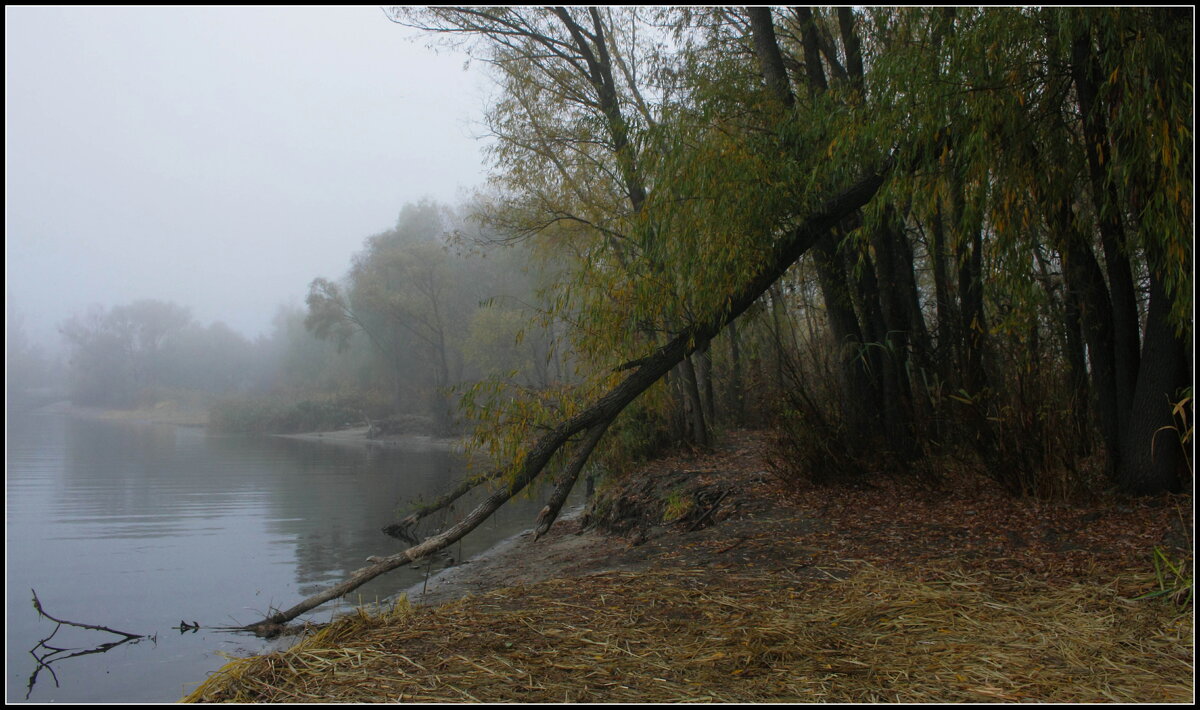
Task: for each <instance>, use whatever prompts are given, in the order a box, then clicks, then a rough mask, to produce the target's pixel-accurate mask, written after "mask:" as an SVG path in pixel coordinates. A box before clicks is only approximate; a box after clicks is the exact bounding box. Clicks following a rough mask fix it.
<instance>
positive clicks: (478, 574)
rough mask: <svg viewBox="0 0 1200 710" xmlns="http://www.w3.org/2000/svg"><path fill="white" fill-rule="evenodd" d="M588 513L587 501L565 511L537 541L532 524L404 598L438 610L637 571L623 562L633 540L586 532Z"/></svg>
mask: <svg viewBox="0 0 1200 710" xmlns="http://www.w3.org/2000/svg"><path fill="white" fill-rule="evenodd" d="M586 509H587V504H586V503H584V504H579V505H576V506H575V507H573V508H571V509H570V510H566V511H564V512H563V514H562V515H560V516H559V518H558V520H556V521H555V522H554V525H553V526H552V527H551V528H550V530H549V531H548V532H547V533H546V534H545V535H544V536H542V538H541V539H539V540H536V541H535V540H534V539H533V527H532V526H531V527H530V528H529V529H527V530H524V531H522V532H520V533H517V534H515V535H512V536H510V537H508V538H505V539H503V540H500V541H499V542H497V543H496V544H494V545H492V546H491V547H489V548H488V549H486V550H484V551H483V552H480V553H479V554H477V555H475V556H474V557H471V558H470V559H468V560H465V561H463V562H459V563H457V564H455V565H452V566H450V567H447V568H445V569H443V570H441V571H439V572H437V573H436V574H433V575H431V576H430V577H429V580H428V581H427V582H419V583H417V584H414V585H412V586H411V587H410V588H409V589H407V590H405V591H404V592H402V593H401V595H402V596H404V597H406V598H407V600H408V603H409V604H411V605H412V606H414V607H434V606H440V605H442V604H446V603H448V602H452V601H456V600H458V599H462V598H464V597H469V596H477V595H480V594H484V593H487V592H490V591H493V590H496V589H504V588H508V587H515V586H523V585H530V584H536V583H538V582H543V581H546V580H548V579H555V578H559V577H577V576H584V575H588V574H595V573H599V572H607V571H612V570H616V569H631V568H632V567H637V566H638V565H633V566H631V565H629V564H628V563H627V562H625V563H623V561H622V560H619V559H617V558H618V557H619V556H620V554H621V553H622V552H624V551H626V550H628V548H629V545H628V542H627V541H625V540H623V539H621V538H619V537H615V536H612V535H607V534H604V533H602V532H598V531H596V530H583V529H581V523H582V519H583V514H584V511H585V510H586ZM401 595H397V596H401ZM393 601H394V599H393Z"/></svg>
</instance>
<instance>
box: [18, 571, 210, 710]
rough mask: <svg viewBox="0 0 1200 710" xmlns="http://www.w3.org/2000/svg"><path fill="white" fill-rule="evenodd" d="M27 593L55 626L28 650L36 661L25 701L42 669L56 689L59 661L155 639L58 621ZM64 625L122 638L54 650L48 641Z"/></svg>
mask: <svg viewBox="0 0 1200 710" xmlns="http://www.w3.org/2000/svg"><path fill="white" fill-rule="evenodd" d="M29 591H30V592H31V593H32V594H33V608H34V609H37V613H38V615H40V616H44V617H46V618H47V619H49V620H51V621H53V622H54V623H55V624H57V626H55V627H54V630H53V631H51V632H50V635H49V636H47V637H46V638H44V639H42V640H41V641H38V642H37V644H35V645H34V647H33V648H31V649H29V655H31V656H33V658H34V660H36V661H37V667H36V668H34V669H33V673H32V674H30V676H29V680H28V682H27V683H26V687H25V699H26V700H28V699H29V695H30V694H31V693H32V692H33V686H35V685H37V678H38V674H39V673H41V672H42V670H43V669H45V670H48V671H50V677H51V678H53V679H54V685H55V687H58V674H56V673H55V672H54V668H53V665H54V664H55V663H58V662H59V661H65V660H67V659H68V658H76V657H78V656H88V655H91V654H93V653H106V652H108V651H111V650H112V649H114V648H116V647H117V646H120V645H122V644H125V643H129V642H131V641H132V642H137V641H139V640H141V639H146V638H148V639H151V640H154V638H155V637H153V636H149V635H146V634H131V633H129V632H128V631H120V630H118V629H111V628H109V627H107V626H99V625H97V624H81V623H79V622H77V621H67V620H66V619H59V618H56V617H53V616H51V615H50V614H49V613H47V612H46V610H45V608H43V607H42V602H41V600H39V599H38V595H37V591H36V590H32V589H31V590H29ZM64 625H66V626H74V627H76V628H79V629H88V630H90V631H104V632H106V633H110V634H115V635H117V636H122V637H123V638H121V639H120V640H119V641H109V642H107V643H102V644H99V645H97V646H95V647H93V648H89V649H85V650H82V651H80V650H77V649H70V648H56V647H54V646H51V645H50V644H49V641H50V640H51V639H53V638H54V635H55V634H57V633H58V630H59V629H61V628H62V627H63V626H64ZM197 628H199V626H197ZM42 649H44V652H41V653H40V655H39V651H41V650H42Z"/></svg>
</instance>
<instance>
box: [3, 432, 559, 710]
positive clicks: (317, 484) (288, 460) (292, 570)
mask: <svg viewBox="0 0 1200 710" xmlns="http://www.w3.org/2000/svg"><path fill="white" fill-rule="evenodd" d="M462 471H463V466H462V461H461V460H460V458H459V457H457V456H455V455H453V454H448V453H445V452H436V451H426V452H413V451H399V450H395V449H384V448H376V447H369V448H368V447H358V446H355V447H350V446H336V445H331V444H322V443H319V442H305V441H294V440H289V439H279V438H271V437H255V438H250V437H237V436H218V435H210V434H208V433H206V432H205V431H204V430H202V429H189V428H176V427H171V426H163V425H148V424H130V423H118V422H104V421H94V420H86V419H75V418H69V417H64V416H56V415H44V416H34V415H22V414H12V415H10V416H9V418H8V426H7V466H6V475H5V543H6V544H5V547H6V559H5V567H6V572H7V575H6V577H7V587H6V597H7V598H6V603H7V606H6V617H7V623H6V637H7V638H6V640H7V656H6V661H7V663H6V672H7V675H6V699H7V700H8V701H9V702H20V701H24V700H25V697H26V692H27V691H29V689H28V687H27V685H28V683H29V679H30V676H31V675H32V674H33V673H34V671H35V670H36V669H37V668H38V663H37V661H36V660H35V659H34V658H33V656H31V655H30V650H31V649H33V648H34V647H35V646H36V645H37V643H38V641H39V640H41V639H43V638H45V637H46V636H48V635H49V634H50V633H51V632H52V631H54V628H55V624H54V623H53V622H51V621H49V620H47V619H39V618H38V616H37V614H36V612H35V611H34V609H33V606H32V604H31V602H30V600H31V594H30V590H31V589H35V590H36V591H37V594H38V597H39V598H40V599H41V602H42V605H43V608H44V609H45V610H46V611H47V612H48V613H49V614H51V615H53V616H56V617H58V618H60V619H66V620H70V621H76V622H80V623H87V624H97V625H102V626H108V627H111V628H115V629H120V630H123V631H128V632H131V633H138V634H150V635H156V636H157V638H156V639H155V640H154V641H148V640H143V641H139V642H136V643H127V644H123V645H121V646H118V647H116V648H114V649H112V650H109V651H107V652H105V653H93V654H86V655H79V656H75V657H73V658H65V659H62V660H59V661H57V662H54V663H53V664H52V665H50V666H49V668H48V669H45V668H44V669H42V670H41V671H40V672H39V673H38V676H37V681H36V684H35V685H34V687H33V688H32V690H31V691H29V700H30V701H34V702H49V701H55V702H68V701H84V702H86V701H92V702H118V701H131V702H138V701H175V700H178V699H179V698H180V697H182V696H183V695H184V694H185V693H186V692H189V691H190V690H192V689H193V688H195V686H196V685H197V684H198V683H199V682H200V681H202V680H203V679H204V678H205V677H206V676H207V674H208V673H210V672H211V671H213V670H215V669H217V668H218V667H219V666H221V665H222V664H223V663H224V662H225V659H224V658H223V657H222V656H221V655H220V654H222V653H224V654H233V655H247V654H250V653H255V652H259V651H261V650H262V649H263V648H264V642H263V641H261V640H259V639H257V638H255V637H254V636H251V635H247V634H234V633H227V632H219V631H215V630H208V629H201V630H200V631H199V632H195V633H193V632H187V633H182V634H181V633H180V632H179V631H177V630H174V629H172V628H171V627H173V626H178V625H179V623H180V621H181V620H186V621H188V622H191V621H193V620H194V621H198V622H199V623H200V624H201V625H202V626H205V627H208V626H236V625H241V624H246V623H251V622H254V621H257V620H259V619H261V618H262V617H263V616H264V615H265V614H266V613H267V612H268V610H269V609H272V608H287V607H290V606H292V605H293V604H295V603H296V602H298V601H300V600H301V599H302V598H303V597H305V596H308V595H309V594H311V593H313V592H315V591H317V590H319V589H322V588H324V587H326V586H329V585H330V584H333V583H336V582H339V581H341V580H342V579H343V578H344V577H345V576H346V575H347V574H348V573H349V572H350V571H352V570H354V569H357V568H359V567H362V566H364V565H365V564H366V562H365V558H366V557H367V556H368V555H384V554H390V553H392V552H397V551H399V550H401V549H403V547H402V543H400V542H399V541H397V540H392V539H391V538H388V537H386V536H384V535H383V534H382V533H381V532H379V529H380V528H381V527H382V526H383V525H385V524H387V523H389V522H392V521H394V520H396V519H397V516H396V510H397V506H403V505H404V504H405V503H406V502H408V501H412V500H414V499H425V500H429V499H432V498H433V497H435V496H437V495H438V494H440V493H441V492H443V491H444V490H446V489H447V488H449V487H451V486H452V485H453V484H454V483H455V482H456V481H457V480H458V479H459V477H460V476H461V475H462ZM515 503H516V505H515V506H513V505H510V506H509V507H507V508H506V509H505V510H502V511H501V512H500V514H499V516H498V517H497V518H494V519H493V520H492V521H489V522H487V523H484V525H483V526H482V527H481V528H479V529H477V530H476V531H475V532H474V533H472V534H471V535H470V536H468V537H467V538H466V540H464V541H463V543H462V545H461V552H460V551H459V549H458V548H457V547H456V548H452V549H451V551H452V552H453V553H454V554H455V556H456V557H457V558H459V559H463V558H465V557H470V556H471V555H473V554H477V553H479V552H481V551H483V550H485V549H486V548H488V547H490V546H491V545H492V544H494V543H495V542H496V541H498V540H500V539H502V538H505V537H508V536H510V535H512V534H514V533H516V532H519V531H521V530H524V529H526V528H528V527H530V525H532V521H533V519H534V517H535V516H536V512H537V510H538V509H539V508H540V505H541V504H540V502H538V501H536V500H523V501H515ZM460 507H465V506H460ZM458 514H459V515H461V514H462V511H460V512H459V513H458ZM451 515H453V513H452V514H451ZM436 522H439V521H435V523H436ZM431 527H432V526H431ZM425 532H430V530H426V531H425ZM423 578H424V574H423V573H422V572H419V571H415V570H412V569H410V568H404V569H403V570H397V571H395V572H392V573H391V574H389V575H384V577H383V578H382V579H376V580H374V581H373V582H371V583H370V584H368V585H365V586H363V587H361V588H360V589H358V590H357V591H356V592H354V593H353V594H354V596H355V599H353V600H348V601H347V602H346V603H343V604H340V608H341V609H342V610H345V609H346V608H347V607H348V605H349V604H350V603H351V602H356V601H357V600H358V599H361V600H363V601H373V600H376V599H381V598H384V597H387V596H389V595H391V594H394V593H397V592H402V591H404V590H406V589H408V588H409V587H410V586H412V585H413V584H415V583H418V582H420V581H421V580H422V579H423ZM336 610H337V607H335V606H334V605H333V604H327V605H326V606H325V607H321V608H320V609H317V610H316V611H314V612H310V614H309V615H308V616H307V617H304V618H307V619H312V620H325V619H328V618H329V616H330V614H331V613H332V612H333V611H336ZM116 639H117V637H114V636H112V635H110V634H107V633H102V632H98V631H83V630H74V629H68V628H67V627H64V628H63V629H62V630H60V631H59V632H58V634H57V635H56V636H55V637H54V638H53V639H52V640H50V641H49V642H47V643H48V645H50V646H54V647H56V648H70V649H77V650H79V651H86V650H89V649H91V648H94V647H95V646H97V645H99V644H102V643H106V642H109V641H113V640H116ZM42 653H45V649H41V650H40V652H39V655H41V654H42ZM56 681H57V682H56Z"/></svg>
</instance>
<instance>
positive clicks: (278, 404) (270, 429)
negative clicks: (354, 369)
mask: <svg viewBox="0 0 1200 710" xmlns="http://www.w3.org/2000/svg"><path fill="white" fill-rule="evenodd" d="M381 407H382V410H381ZM386 411H387V407H386V405H381V403H380V402H376V401H373V400H372V398H370V397H369V396H366V397H364V396H361V395H334V396H330V397H323V398H312V399H302V400H299V401H297V400H295V399H290V398H287V397H281V396H264V397H234V398H227V399H223V400H221V401H219V402H217V404H216V405H214V406H213V408H212V411H211V412H210V413H209V426H210V427H211V428H213V429H215V430H218V431H228V432H240V433H248V434H298V433H301V432H310V431H329V430H334V429H345V428H347V427H351V426H359V425H364V424H366V423H367V419H368V417H380V416H382V415H383V414H386Z"/></svg>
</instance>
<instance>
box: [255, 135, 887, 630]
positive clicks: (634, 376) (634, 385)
mask: <svg viewBox="0 0 1200 710" xmlns="http://www.w3.org/2000/svg"><path fill="white" fill-rule="evenodd" d="M892 162H893V161H892V159H891V158H889V159H888V160H887V161H886V162H885V164H884V166H883V167H882V169H880V170H879V171H878V172H874V173H872V174H871V175H869V176H867V177H865V178H863V179H862V180H859V181H858V182H857V183H855V184H854V185H852V186H851V187H849V188H848V189H846V190H845V191H843V192H841V193H839V194H838V195H836V196H835V197H833V198H831V199H830V200H828V201H827V202H826V203H825V204H824V205H823V206H822V207H821V208H820V209H818V210H817V211H815V212H814V214H812V215H810V216H809V217H808V219H806V220H805V221H804V222H803V223H802V224H800V226H798V227H796V228H795V229H794V230H792V231H791V232H790V233H788V234H786V235H785V236H783V237H781V238H780V239H779V241H778V242H777V244H776V245H775V249H774V250H773V252H772V254H771V256H770V258H768V259H765V260H764V261H763V263H762V266H761V268H760V269H759V270H758V271H757V273H756V274H755V275H754V277H753V278H752V279H750V281H749V282H747V283H746V284H745V285H744V286H743V287H742V288H741V289H739V290H738V291H737V292H736V293H734V294H731V295H730V296H729V298H728V300H727V301H726V308H725V309H723V310H722V311H721V312H719V313H715V314H713V315H712V316H711V317H710V318H709V319H708V320H706V321H703V322H699V323H695V324H693V325H692V326H690V327H689V328H687V329H686V330H684V331H683V332H681V333H679V334H678V335H676V336H675V337H674V338H672V339H671V341H670V342H668V343H667V344H666V345H663V346H662V347H660V348H659V349H658V350H655V351H654V352H653V353H652V354H651V355H649V356H647V357H645V358H642V359H641V360H639V361H637V362H638V365H637V366H636V369H634V371H633V372H632V373H631V374H630V375H629V376H628V377H626V378H625V379H624V380H622V381H621V382H620V383H619V384H618V385H617V386H615V387H613V388H612V389H611V390H609V391H608V392H607V393H605V394H604V395H603V396H601V397H600V398H599V399H598V400H596V402H595V403H593V404H592V405H591V406H590V407H588V408H586V409H584V410H583V411H581V412H579V413H578V414H576V415H575V416H573V417H571V418H570V419H567V420H566V421H564V422H562V423H561V424H559V425H558V426H557V427H555V428H554V429H553V430H551V431H550V432H549V433H547V434H545V435H543V436H542V438H540V439H538V441H537V442H536V443H535V444H534V445H533V447H532V448H531V449H530V450H529V453H528V455H527V456H526V457H525V461H524V463H523V465H522V466H521V469H520V473H519V474H518V475H517V476H516V478H514V479H513V480H511V481H510V482H509V483H507V484H506V485H505V486H503V487H502V488H501V489H500V490H497V491H496V492H494V493H492V495H490V496H488V497H487V498H486V499H485V500H484V501H483V502H482V503H480V504H479V506H478V507H476V508H475V509H474V510H473V511H471V512H470V513H469V514H468V515H467V516H466V517H465V518H463V520H461V521H460V522H458V523H457V524H455V525H454V526H452V527H450V528H449V529H447V530H445V531H444V532H442V533H439V534H438V535H434V536H432V537H430V538H428V539H426V540H425V541H424V542H422V543H421V544H419V545H415V546H413V547H410V548H409V549H407V550H404V551H403V552H399V553H396V554H394V555H391V556H389V557H385V558H382V559H381V560H379V561H378V562H376V563H375V564H372V565H370V566H369V567H363V568H362V569H359V570H357V571H355V572H354V573H353V574H352V575H351V577H350V578H349V579H347V580H346V581H345V582H342V583H341V584H339V585H337V586H334V587H331V588H330V589H327V590H325V591H323V592H319V593H317V594H315V595H313V596H311V597H309V598H307V599H305V600H304V601H302V602H300V603H299V604H297V605H295V606H293V607H292V608H290V609H288V610H286V611H281V612H277V613H275V614H272V615H271V616H269V617H267V618H266V619H263V620H262V621H259V622H257V623H254V624H250V625H247V626H245V627H244V628H245V629H247V630H250V631H255V632H256V633H267V634H270V633H272V632H277V631H278V630H279V629H280V628H281V627H282V625H283V624H286V623H287V622H289V621H291V620H293V619H295V618H296V617H298V616H300V615H301V614H303V613H305V612H307V611H309V610H311V609H315V608H316V607H318V606H320V605H322V604H324V603H325V602H328V601H332V600H333V599H337V598H338V597H340V596H342V595H345V594H348V593H349V592H351V591H353V590H354V589H357V588H358V587H360V586H362V585H363V584H366V583H367V582H369V581H371V580H372V579H374V578H375V577H378V576H379V575H381V574H384V573H385V572H389V571H391V570H393V569H396V568H397V567H400V566H402V565H405V564H408V563H410V562H413V561H416V560H419V559H421V558H423V557H426V556H428V555H431V554H433V553H435V552H437V551H438V550H441V549H443V548H445V547H448V546H449V545H451V544H453V543H455V542H457V541H458V540H459V539H461V538H462V537H463V536H465V535H466V534H467V533H469V532H471V531H472V530H474V529H475V528H476V527H477V526H478V525H479V524H480V523H482V522H483V521H484V520H487V518H488V517H490V516H491V514H492V513H494V512H495V511H496V510H497V509H499V508H500V506H502V505H504V503H505V502H507V501H508V500H509V499H510V498H512V497H513V496H514V495H516V494H517V493H519V492H521V491H522V490H523V489H524V488H525V486H527V485H528V484H529V483H530V482H531V481H533V479H535V478H537V476H538V475H539V474H540V473H541V472H542V470H543V469H544V468H545V467H546V464H547V463H549V461H550V458H551V457H552V456H553V455H554V454H555V453H556V452H557V451H558V450H559V449H560V448H562V446H563V445H564V444H566V443H567V442H568V441H569V440H570V438H571V437H573V436H575V435H576V434H578V433H580V432H582V431H584V430H588V429H591V430H592V431H593V434H594V436H593V437H589V438H588V439H587V440H585V441H584V442H583V443H582V444H581V451H580V453H583V455H582V456H580V457H578V458H577V460H578V461H579V465H580V466H582V465H583V462H584V461H586V458H587V455H588V454H590V452H591V448H593V447H594V446H595V442H593V441H591V439H593V438H594V439H595V440H596V441H599V435H600V434H602V433H603V429H604V428H605V427H607V425H608V423H609V422H611V421H612V420H614V419H615V418H616V417H617V415H618V414H620V413H621V411H622V410H624V409H625V407H626V406H628V405H629V403H630V402H632V401H633V400H634V399H636V398H637V397H638V395H640V394H641V393H642V392H644V391H646V390H647V389H648V388H649V387H650V386H651V385H653V384H654V383H655V382H657V381H658V380H659V378H661V377H662V376H663V375H665V374H666V373H667V372H668V371H670V370H671V368H673V367H675V365H676V364H678V363H679V362H681V361H682V360H683V358H685V357H687V356H688V355H690V354H691V353H692V352H694V351H695V350H696V349H697V348H698V347H701V346H703V344H704V343H707V342H708V341H709V340H711V339H712V338H713V337H715V336H716V335H717V334H718V333H719V332H721V329H722V328H724V327H725V325H726V324H728V323H729V322H731V321H733V320H734V319H735V318H737V317H738V316H740V315H741V314H742V313H743V312H745V311H746V309H747V308H749V307H750V306H751V305H753V303H754V302H755V301H757V300H758V298H759V297H760V296H761V295H762V294H763V293H765V292H766V290H767V289H768V288H770V287H771V284H773V283H775V281H777V280H778V279H779V277H780V276H782V275H783V273H784V272H785V271H787V269H788V267H790V266H791V265H792V264H794V263H795V262H796V261H797V260H798V259H799V258H800V257H801V256H802V255H803V254H804V253H805V252H806V251H807V250H808V249H809V248H810V247H812V245H813V244H814V243H815V242H816V241H817V239H818V238H820V237H821V236H822V235H824V234H825V233H826V232H828V231H829V230H830V229H832V228H833V227H834V226H836V225H837V223H838V222H840V221H841V220H842V219H843V218H845V217H846V216H847V215H849V214H851V213H853V212H854V211H855V210H857V209H859V208H861V207H862V206H864V205H866V204H867V203H868V202H869V201H870V200H871V198H872V197H874V196H875V193H876V192H878V191H879V188H880V186H882V184H883V179H884V175H885V174H886V172H887V171H888V170H889V169H890V168H891V165H892ZM597 429H598V430H599V433H595V432H596V431H597ZM589 444H590V445H589ZM584 450H586V453H584ZM573 465H574V463H573V464H572V466H573ZM492 477H494V476H486V477H480V478H492ZM426 511H427V512H431V511H428V508H426ZM426 514H427V513H426Z"/></svg>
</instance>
